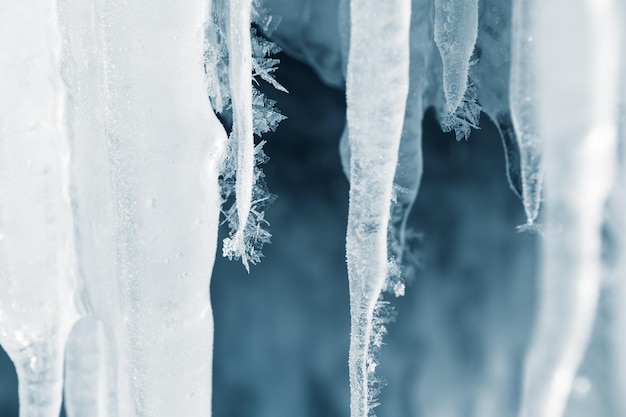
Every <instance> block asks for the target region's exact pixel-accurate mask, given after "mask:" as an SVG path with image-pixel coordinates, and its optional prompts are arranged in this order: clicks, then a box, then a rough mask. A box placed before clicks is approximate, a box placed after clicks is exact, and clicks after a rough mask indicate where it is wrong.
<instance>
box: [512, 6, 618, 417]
mask: <svg viewBox="0 0 626 417" xmlns="http://www.w3.org/2000/svg"><path fill="white" fill-rule="evenodd" d="M543 6H544V7H545V8H544V9H543V13H541V14H540V15H537V16H536V17H537V19H538V20H537V22H536V24H537V25H538V26H537V28H538V29H537V31H538V32H539V33H540V35H541V41H542V42H541V44H540V46H539V51H540V52H539V55H538V59H537V67H536V70H537V71H538V79H539V84H538V85H539V92H540V93H539V105H540V112H539V114H540V115H541V123H540V126H541V134H542V137H543V138H544V140H545V157H546V176H545V196H546V197H545V226H546V230H545V239H544V242H543V251H542V252H543V261H542V264H543V265H542V273H541V277H540V285H539V294H540V298H539V310H538V314H537V323H536V327H535V334H534V338H533V340H532V343H531V346H530V348H529V352H528V354H527V358H526V363H525V374H524V392H523V399H522V408H521V416H522V417H561V416H562V415H563V413H564V410H565V406H566V404H567V400H568V397H569V394H570V391H571V388H572V383H573V381H574V378H575V376H576V373H577V370H578V367H579V365H580V363H581V361H582V358H583V355H584V352H585V350H586V347H587V344H588V342H589V338H590V336H591V330H592V326H593V322H594V318H595V312H596V307H597V302H598V293H599V290H600V283H601V272H602V267H601V265H602V264H601V253H600V248H601V242H602V239H601V231H602V220H603V214H604V208H605V204H606V200H607V196H608V193H609V192H610V189H611V186H612V182H613V177H614V171H615V155H616V107H617V106H616V104H617V90H618V88H617V68H618V61H617V57H618V55H619V49H618V36H617V33H618V31H617V28H618V25H617V20H616V7H615V3H614V1H612V0H577V1H575V2H572V1H568V0H552V1H547V2H544V3H543Z"/></svg>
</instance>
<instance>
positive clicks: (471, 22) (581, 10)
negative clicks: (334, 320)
mask: <svg viewBox="0 0 626 417" xmlns="http://www.w3.org/2000/svg"><path fill="white" fill-rule="evenodd" d="M339 13H340V14H339V19H340V22H341V23H340V28H344V30H343V32H342V36H343V39H342V42H343V45H342V51H343V55H344V71H345V79H346V96H347V105H348V109H347V126H346V130H345V132H344V135H343V138H342V144H341V152H342V158H343V161H344V168H345V170H346V173H347V175H348V176H349V178H350V208H349V218H348V233H347V244H346V247H347V261H348V273H349V282H350V303H351V304H350V307H351V314H352V322H351V343H350V362H349V366H350V385H351V413H352V417H366V416H368V415H371V414H373V409H374V407H376V405H377V403H376V394H377V392H378V386H379V385H380V383H379V381H378V379H377V378H376V376H375V375H374V371H375V368H376V355H377V352H378V350H379V349H380V346H381V337H382V334H383V333H384V327H383V324H384V321H385V319H386V317H385V314H387V313H385V311H384V310H385V308H384V307H386V303H385V302H383V301H382V293H383V292H384V291H385V290H390V291H391V292H394V293H395V295H399V294H402V293H403V291H404V289H403V287H402V282H401V280H398V274H401V273H402V272H401V268H402V266H401V265H402V257H403V253H404V252H405V251H406V250H405V249H404V245H405V239H406V232H405V230H404V227H405V224H406V217H407V215H408V212H409V211H410V209H411V206H412V204H413V201H414V199H415V197H416V195H417V191H418V188H419V184H420V179H421V174H422V166H423V165H422V154H421V135H422V132H421V120H422V115H423V113H424V109H426V108H427V107H431V106H432V107H434V108H435V109H436V110H437V111H438V114H439V118H440V122H441V126H442V128H443V129H444V130H447V131H450V130H454V131H455V132H456V136H457V139H458V140H460V139H461V138H466V139H467V137H468V135H469V132H470V130H471V128H475V127H477V122H478V117H479V114H480V112H481V111H483V112H484V113H485V114H486V115H487V116H489V117H490V118H491V119H492V120H493V121H494V122H495V124H496V126H497V127H498V128H499V130H500V132H501V135H502V139H503V144H504V148H505V157H506V160H507V176H508V179H509V183H510V184H511V188H512V189H513V191H514V192H515V193H516V194H518V195H519V196H520V198H521V199H522V201H523V205H524V208H525V212H526V217H527V224H525V225H523V226H522V227H521V229H523V230H529V229H530V230H535V231H538V232H539V233H540V234H541V236H542V267H541V273H540V277H539V285H538V287H539V301H538V305H539V307H538V311H537V313H536V324H535V331H534V336H533V339H532V342H531V344H530V346H529V348H528V351H527V356H526V361H525V369H524V375H523V392H522V393H521V396H522V399H521V409H520V414H519V415H520V417H561V416H562V415H563V413H564V411H565V406H566V404H567V400H568V397H569V394H570V391H571V389H572V384H573V381H574V378H575V377H576V373H577V369H578V367H579V365H580V363H581V361H582V358H583V355H584V352H585V349H586V346H587V345H588V343H589V339H590V334H591V330H592V326H593V323H594V318H595V311H596V309H597V303H598V294H599V291H600V288H601V285H602V282H603V274H605V273H606V271H605V270H604V269H606V268H605V266H606V265H603V262H602V256H601V255H602V253H601V249H602V245H603V240H602V232H603V227H604V226H605V225H606V224H608V223H610V227H611V230H613V231H614V232H615V234H616V237H615V242H616V246H617V253H618V255H617V259H618V260H617V261H616V262H615V263H616V265H614V266H612V267H613V268H614V274H615V275H616V279H617V280H618V282H620V283H621V284H618V285H617V286H616V288H617V293H618V294H619V295H618V296H617V297H616V298H617V299H618V301H617V302H616V303H615V305H616V306H617V308H616V311H615V316H616V323H617V325H620V324H621V325H622V326H623V325H624V323H625V322H626V319H625V318H624V311H625V310H624V309H623V307H619V300H622V302H623V300H625V299H626V296H625V295H624V287H626V284H624V282H626V277H625V276H624V274H625V273H626V272H625V271H626V270H625V269H624V262H625V259H626V252H624V250H625V249H626V243H625V241H626V221H625V216H626V177H625V176H624V175H625V172H626V154H625V153H624V152H625V150H626V120H625V119H626V118H625V117H624V111H623V106H624V105H626V54H625V53H624V52H625V51H626V36H625V34H624V33H623V32H622V33H620V26H622V27H623V26H624V25H626V2H624V1H619V0H576V1H574V2H572V1H565V0H549V1H533V0H512V1H501V0H480V1H478V0H468V1H456V0H434V1H433V0H393V1H386V2H380V1H376V0H350V1H348V0H345V1H342V2H341V5H340V12H339ZM619 74H621V77H620V76H619ZM620 96H621V97H620ZM620 100H621V103H622V114H621V124H620V117H619V108H620V107H619V103H620ZM618 138H619V141H618ZM373 196H375V197H374V198H373ZM609 203H610V204H609ZM541 205H542V206H543V211H542V216H541V223H542V224H541V226H539V225H537V224H535V221H536V220H537V218H538V216H539V209H540V206H541ZM607 210H608V211H607ZM606 213H608V214H606ZM399 267H400V271H399ZM529 278H530V277H529ZM381 307H382V309H381ZM625 333H626V327H621V328H616V329H615V332H614V338H615V339H614V347H615V352H614V353H615V355H614V357H615V363H616V369H617V371H616V373H617V374H618V375H617V376H616V381H619V382H617V383H618V384H621V385H622V386H621V389H622V391H623V390H624V389H626V368H625V367H624V364H625V362H626V360H625V358H626V342H625V340H626V338H625V337H624V334H625ZM442 395H443V394H442ZM622 411H624V412H626V409H624V410H622Z"/></svg>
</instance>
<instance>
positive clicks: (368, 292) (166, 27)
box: [0, 0, 626, 417]
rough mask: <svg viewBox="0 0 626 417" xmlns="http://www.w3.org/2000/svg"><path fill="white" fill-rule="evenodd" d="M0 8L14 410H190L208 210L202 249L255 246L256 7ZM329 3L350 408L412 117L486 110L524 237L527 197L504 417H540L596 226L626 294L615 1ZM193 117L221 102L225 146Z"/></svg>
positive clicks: (585, 276)
mask: <svg viewBox="0 0 626 417" xmlns="http://www.w3.org/2000/svg"><path fill="white" fill-rule="evenodd" d="M0 9H1V10H0V50H2V51H3V57H2V60H1V61H0V82H1V84H0V149H1V152H0V343H1V344H2V346H3V347H4V349H5V350H6V351H7V353H8V354H9V356H10V357H11V358H12V360H13V361H14V363H15V365H16V369H17V373H18V379H19V394H20V415H21V416H22V417H34V416H42V417H43V416H48V417H50V416H56V415H58V411H59V408H60V404H61V396H62V392H63V390H64V393H65V403H66V407H67V411H68V414H69V415H70V416H83V415H90V416H116V415H117V416H124V417H126V416H137V417H144V416H171V415H185V416H209V415H210V413H211V366H212V362H211V356H212V334H213V323H212V312H211V305H210V301H209V293H208V289H209V282H210V274H211V269H212V265H213V260H214V255H215V252H216V247H217V227H218V223H219V215H220V211H221V206H222V205H221V203H222V202H224V203H225V205H228V204H230V207H228V208H225V209H224V210H223V213H224V215H225V221H226V222H228V223H229V225H230V227H231V229H232V232H231V233H230V235H229V236H228V237H227V238H226V239H225V241H224V244H223V253H224V255H225V256H227V257H229V258H239V259H241V260H242V262H243V264H244V266H245V267H246V268H249V264H250V263H252V264H254V263H257V262H259V260H260V257H261V253H260V250H261V247H262V245H263V244H264V243H266V242H267V241H268V240H269V237H270V235H269V232H268V231H267V230H266V226H267V222H266V221H265V219H264V209H265V207H266V206H267V205H268V204H269V203H270V202H271V200H272V198H273V197H272V196H271V194H269V192H268V191H267V188H266V187H265V185H264V183H263V174H262V172H261V171H260V170H259V169H258V166H257V165H258V164H259V163H262V162H265V160H266V159H267V158H266V157H265V155H264V154H263V152H262V150H261V147H262V142H260V143H258V144H256V145H255V141H254V135H257V136H258V135H260V134H261V133H264V132H266V131H268V130H272V129H274V128H275V127H276V125H277V124H278V122H279V121H280V120H281V119H282V116H280V114H279V113H278V112H277V111H276V110H275V109H274V107H273V105H274V103H273V102H272V101H270V100H268V99H266V98H265V97H264V96H263V95H262V94H261V93H260V92H259V91H257V90H256V89H255V88H254V85H253V84H255V83H258V82H259V80H260V79H262V80H264V81H265V82H268V83H270V84H271V85H273V86H274V87H276V88H277V89H280V90H284V88H283V87H282V86H280V84H278V83H277V82H276V81H275V80H274V78H273V75H272V73H273V71H274V70H275V65H276V60H275V59H273V58H271V56H270V55H271V54H273V53H275V52H276V51H277V49H276V47H275V46H274V45H273V44H271V43H270V42H268V41H266V40H264V38H261V37H259V36H257V34H256V30H257V29H258V30H261V31H263V32H264V33H265V34H270V33H271V30H272V28H273V26H274V25H275V22H276V20H275V19H272V18H271V17H268V16H266V15H264V14H263V13H261V12H260V9H259V6H258V5H256V6H255V5H254V4H252V3H251V0H214V2H213V3H211V1H210V0H191V1H187V2H177V1H173V0H164V1H160V2H158V5H155V4H154V2H152V1H147V0H138V1H133V2H127V1H122V0H94V1H84V0H58V2H50V1H46V0H3V1H1V2H0ZM275 12H276V13H278V14H279V13H280V11H275ZM337 12H338V14H339V21H340V32H341V41H342V53H343V59H344V67H343V71H344V76H345V80H346V97H347V106H348V107H347V124H346V129H345V132H344V135H343V137H342V142H341V153H342V158H343V162H344V167H345V168H346V173H347V175H348V176H349V178H350V207H349V217H348V233H347V239H346V240H347V243H346V249H347V263H348V273H349V284H350V286H349V287H350V303H351V304H350V311H351V316H352V322H351V342H350V351H349V372H350V389H351V413H352V416H353V417H366V416H368V415H371V414H372V410H373V409H374V407H375V406H376V394H377V391H378V387H379V385H380V381H378V380H377V378H376V376H375V368H376V364H377V362H376V356H377V353H378V350H379V349H380V347H381V345H382V335H383V333H384V323H385V321H386V320H387V319H388V315H389V314H390V313H389V312H388V311H387V310H388V309H387V305H388V304H387V302H385V301H383V300H382V293H383V292H385V291H390V292H392V293H394V294H395V295H396V296H398V295H402V294H403V293H404V286H403V283H402V279H401V277H400V276H401V275H402V273H403V272H402V264H403V256H404V253H405V249H404V246H405V240H406V232H405V230H404V229H405V224H406V219H407V216H408V213H409V211H410V210H411V207H412V205H413V201H414V200H415V198H416V195H417V193H418V189H419V185H420V180H421V173H422V167H423V163H422V151H421V136H422V132H421V121H422V115H423V113H424V110H425V109H426V108H428V107H435V108H436V109H437V110H438V112H439V115H440V120H441V125H442V127H443V128H444V130H448V131H451V130H454V131H455V132H456V136H457V139H462V138H466V139H467V137H468V135H469V132H470V130H471V129H472V128H476V127H477V125H478V118H479V115H480V112H481V111H483V112H484V113H485V114H487V115H488V116H489V117H490V118H491V119H492V120H493V121H494V122H495V123H496V125H497V127H498V128H499V129H500V131H501V133H502V138H503V143H504V147H505V156H506V160H507V167H508V168H507V175H508V178H509V181H510V184H511V187H512V189H513V190H514V191H515V192H516V193H517V194H518V195H519V196H520V197H521V198H522V201H523V204H524V208H525V212H526V216H527V224H526V225H525V226H524V228H526V229H534V230H537V229H539V228H538V227H537V226H536V225H535V221H536V219H537V218H538V215H539V209H540V205H541V204H540V203H542V205H543V211H542V217H541V219H542V227H541V230H542V232H541V234H542V236H543V240H542V242H543V257H542V258H543V261H542V272H541V276H540V285H539V287H540V293H539V294H540V300H539V310H538V312H537V324H536V329H535V334H534V338H533V341H532V343H531V346H530V347H529V350H528V354H527V360H526V366H525V370H524V377H523V379H524V383H523V393H522V405H521V411H520V413H521V414H520V417H560V416H561V415H562V414H563V412H564V409H565V405H566V403H567V399H568V396H569V393H570V390H571V388H572V383H573V380H574V377H575V376H576V371H577V368H578V366H579V364H580V362H581V360H582V356H583V354H584V351H585V347H586V345H587V344H588V341H589V338H590V331H591V327H592V324H593V321H594V315H595V311H596V306H597V300H598V293H599V290H600V287H601V283H602V279H601V278H602V274H603V272H604V271H603V264H602V262H601V248H602V235H601V233H602V228H603V225H605V224H609V225H610V226H611V227H612V229H613V230H617V231H618V233H616V235H617V236H616V238H615V242H616V243H615V244H616V246H617V248H618V251H621V254H623V255H622V256H618V260H617V261H616V262H614V265H612V267H613V268H614V273H615V274H616V275H617V276H618V278H620V279H619V282H620V284H618V285H616V289H617V294H618V295H617V296H616V298H617V299H618V300H622V301H623V300H626V280H624V278H625V277H624V276H623V275H624V271H626V266H625V265H624V263H625V262H626V253H625V252H624V251H625V248H626V233H625V232H624V230H625V228H626V218H625V217H624V216H626V214H625V213H626V122H625V120H624V116H623V114H622V117H621V123H620V119H619V114H618V113H619V112H618V109H619V106H618V103H619V102H620V100H621V103H622V105H624V103H626V58H625V56H624V54H621V52H623V51H625V50H626V42H625V41H624V39H626V36H624V35H623V33H622V34H620V31H619V28H620V25H621V26H624V25H626V5H625V4H624V1H623V0H622V1H621V2H620V1H619V0H574V1H572V0H570V1H565V0H544V1H538V0H505V1H501V0H480V2H479V1H478V0H468V1H456V0H388V1H379V0H340V1H339V4H338V10H337ZM620 74H621V77H620ZM214 112H217V113H222V114H230V115H231V116H232V131H231V133H230V137H227V133H226V131H225V129H224V128H223V126H222V124H220V122H219V121H218V119H217V117H216V116H215V113H214ZM542 189H543V190H542ZM233 196H234V201H231V197H233ZM607 213H608V214H607ZM624 311H626V310H624V309H618V310H617V311H616V313H615V315H616V317H617V320H616V323H617V324H618V325H623V326H625V325H626V324H625V323H626V315H625V314H624ZM625 329H626V327H624V328H620V329H618V330H616V331H615V332H614V334H615V339H614V346H615V347H616V351H617V352H622V353H624V352H626V337H624V334H625ZM189 340H193V343H189V342H188V341H189ZM622 356H624V357H626V353H624V354H623V355H622ZM624 357H621V358H620V357H619V355H616V358H617V359H616V369H617V371H616V373H617V374H618V375H619V377H618V378H617V379H616V380H617V381H621V382H620V383H621V384H623V386H622V389H626V360H625V359H624ZM64 364H65V369H63V367H64Z"/></svg>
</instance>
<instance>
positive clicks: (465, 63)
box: [435, 0, 478, 114]
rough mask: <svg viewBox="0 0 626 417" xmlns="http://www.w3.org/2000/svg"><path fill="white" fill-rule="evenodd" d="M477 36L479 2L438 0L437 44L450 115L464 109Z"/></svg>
mask: <svg viewBox="0 0 626 417" xmlns="http://www.w3.org/2000/svg"><path fill="white" fill-rule="evenodd" d="M477 36H478V0H460V1H457V0H435V43H436V44H437V47H438V48H439V53H440V54H441V60H442V62H443V92H444V94H445V97H446V103H447V109H446V110H447V113H448V114H453V113H454V112H456V110H457V108H459V106H460V105H461V103H462V101H463V97H464V96H465V91H466V90H467V85H468V83H467V81H468V75H469V68H470V58H471V57H472V54H473V53H474V44H475V43H476V37H477Z"/></svg>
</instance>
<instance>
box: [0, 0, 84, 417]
mask: <svg viewBox="0 0 626 417" xmlns="http://www.w3.org/2000/svg"><path fill="white" fill-rule="evenodd" d="M0 8H1V9H2V12H1V13H0V50H2V58H1V59H0V343H1V344H2V346H3V347H4V349H5V350H6V352H7V353H8V354H9V356H10V357H11V359H12V360H13V362H14V364H15V367H16V371H17V376H18V384H19V396H20V416H21V417H47V416H53V415H58V413H59V410H60V407H61V397H62V387H63V348H64V344H65V339H66V338H67V334H68V333H69V331H70V329H71V326H72V324H73V322H74V320H75V311H74V307H73V303H72V297H73V293H74V286H75V279H76V269H75V262H74V259H75V254H74V240H73V236H72V229H73V225H72V213H71V208H70V199H69V193H68V159H69V146H68V142H67V137H66V135H65V129H64V126H63V122H62V121H63V114H64V102H65V98H66V97H65V91H64V86H63V82H62V80H61V77H60V74H59V65H60V53H61V37H60V34H59V27H58V22H57V13H56V9H55V7H54V3H52V2H48V1H42V0H24V1H22V0H16V1H12V0H7V1H3V2H2V4H0Z"/></svg>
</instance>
